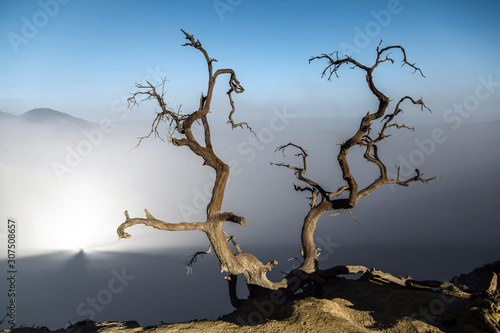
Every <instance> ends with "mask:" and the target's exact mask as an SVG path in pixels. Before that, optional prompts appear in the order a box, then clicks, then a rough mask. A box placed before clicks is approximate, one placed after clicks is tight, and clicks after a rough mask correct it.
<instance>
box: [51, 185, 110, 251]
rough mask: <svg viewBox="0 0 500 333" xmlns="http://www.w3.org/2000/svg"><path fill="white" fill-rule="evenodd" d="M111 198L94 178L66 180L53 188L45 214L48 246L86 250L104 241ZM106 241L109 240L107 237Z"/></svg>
mask: <svg viewBox="0 0 500 333" xmlns="http://www.w3.org/2000/svg"><path fill="white" fill-rule="evenodd" d="M112 210H113V200H112V197H111V195H110V193H109V192H107V191H106V190H105V189H104V188H102V186H100V184H99V183H98V182H96V181H92V180H89V179H85V180H81V179H78V180H77V179H73V180H67V181H65V182H64V183H62V184H60V186H59V187H58V188H57V189H56V190H55V193H54V194H53V196H52V198H51V204H50V205H49V207H47V211H46V214H45V219H48V221H46V225H47V226H48V230H49V235H47V236H49V237H48V238H49V239H50V241H49V242H50V247H51V248H54V249H56V250H71V251H82V250H83V251H88V250H89V249H91V248H92V246H95V245H97V244H99V243H100V242H103V241H104V242H106V241H107V240H106V239H105V238H106V235H107V236H111V235H113V233H112V232H108V230H107V229H109V228H110V224H109V220H108V218H109V216H110V214H111V212H112ZM108 241H109V240H108Z"/></svg>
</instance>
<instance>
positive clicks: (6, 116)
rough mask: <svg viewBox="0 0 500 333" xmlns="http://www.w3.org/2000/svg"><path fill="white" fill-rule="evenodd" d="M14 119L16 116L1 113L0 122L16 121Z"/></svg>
mask: <svg viewBox="0 0 500 333" xmlns="http://www.w3.org/2000/svg"><path fill="white" fill-rule="evenodd" d="M14 118H16V116H14V115H13V114H10V113H7V112H3V111H0V120H7V119H14Z"/></svg>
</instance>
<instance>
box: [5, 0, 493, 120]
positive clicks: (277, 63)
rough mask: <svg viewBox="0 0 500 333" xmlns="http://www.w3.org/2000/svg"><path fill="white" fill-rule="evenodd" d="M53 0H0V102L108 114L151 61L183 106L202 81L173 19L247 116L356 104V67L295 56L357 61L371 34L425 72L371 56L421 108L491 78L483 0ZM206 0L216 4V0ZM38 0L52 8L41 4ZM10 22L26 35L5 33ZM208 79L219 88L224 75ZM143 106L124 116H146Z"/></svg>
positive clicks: (489, 26)
mask: <svg viewBox="0 0 500 333" xmlns="http://www.w3.org/2000/svg"><path fill="white" fill-rule="evenodd" d="M55 1H57V0H41V1H31V0H30V1H28V0H2V1H0V36H1V38H0V111H6V112H10V113H13V114H21V113H23V112H26V111H28V110H30V109H33V108H37V107H48V108H52V109H56V110H59V111H62V112H66V113H70V114H72V115H75V116H78V117H81V118H84V119H88V120H91V121H98V120H99V119H101V118H104V117H115V118H116V117H117V116H118V114H119V109H120V108H123V107H124V105H123V101H124V100H125V98H126V97H128V96H129V94H130V92H131V91H132V90H133V87H134V83H135V82H143V80H144V79H145V78H146V77H148V75H149V78H151V77H153V78H155V76H156V74H155V76H152V75H151V72H153V71H156V73H157V74H158V76H167V78H168V79H169V80H170V81H169V84H168V87H167V88H168V95H169V97H168V100H169V102H170V103H171V105H172V106H175V105H179V104H182V105H183V107H184V108H185V110H186V111H187V110H190V109H192V108H194V107H196V106H197V103H198V98H199V95H200V93H201V91H204V89H205V87H206V82H205V80H206V73H205V70H206V65H205V64H204V62H203V59H202V57H201V54H199V52H196V51H195V50H193V49H188V48H182V47H181V46H180V45H181V44H182V43H184V37H183V35H182V33H181V32H180V30H179V29H181V28H183V29H184V30H186V31H187V32H189V33H191V34H194V35H195V37H196V38H199V39H200V41H201V42H202V43H203V45H204V46H205V48H206V49H207V50H208V52H209V54H210V56H211V57H214V58H216V59H218V60H219V63H218V66H220V67H231V68H233V69H234V70H235V71H236V73H237V76H238V78H239V80H240V81H241V83H242V85H243V86H244V87H245V89H246V91H245V94H242V95H240V96H238V98H237V100H236V102H237V103H238V104H237V107H239V109H240V110H241V112H245V116H246V117H250V118H251V117H264V118H266V117H268V115H269V114H270V112H271V110H272V108H273V107H284V106H285V107H287V108H288V109H289V110H292V112H294V114H297V115H299V116H304V117H311V116H313V115H315V116H318V117H325V116H345V115H349V114H352V112H353V111H357V110H360V112H362V113H364V112H366V109H367V108H368V107H369V106H370V104H369V103H370V101H371V102H373V100H370V99H371V98H372V96H371V95H370V94H369V93H367V89H366V86H365V83H364V78H363V75H362V72H360V71H356V72H354V71H350V72H349V71H348V70H344V71H342V72H341V77H340V79H338V80H335V81H334V82H333V83H329V82H327V81H326V80H324V79H321V78H320V73H321V71H322V69H323V67H324V63H320V62H315V63H312V64H310V65H309V64H308V59H309V58H310V57H311V56H314V55H319V54H321V53H329V52H332V51H334V50H342V48H344V47H345V46H346V45H348V44H349V45H352V46H358V49H359V52H353V53H352V55H353V56H354V57H356V58H357V59H360V60H361V61H365V63H366V64H370V63H371V62H372V61H373V56H374V50H375V47H376V46H377V44H378V43H379V42H380V40H381V39H383V40H384V43H383V45H389V44H401V45H403V46H404V47H405V48H406V50H407V54H408V58H409V60H410V61H411V62H416V63H417V65H419V66H420V67H421V68H422V70H423V72H424V74H425V75H426V76H427V78H425V79H423V78H421V77H419V76H417V75H413V76H412V75H410V74H411V70H410V69H409V68H406V69H400V68H399V66H394V67H393V68H390V66H384V67H381V68H380V69H381V70H380V72H379V73H380V74H379V73H376V79H377V83H378V84H379V85H380V87H381V88H382V89H385V91H386V92H387V93H388V95H389V96H391V97H393V98H394V99H396V98H398V97H400V96H404V95H405V94H412V95H413V96H415V97H420V96H423V97H424V100H425V101H426V102H427V103H428V104H429V105H430V106H431V108H432V109H433V111H434V114H433V115H432V116H431V117H432V118H428V119H433V120H435V121H439V120H440V119H441V120H442V114H443V112H444V111H445V110H446V109H447V108H450V107H452V106H453V104H454V103H460V102H462V101H463V99H464V97H465V96H467V95H470V94H472V93H474V89H475V88H476V86H477V85H478V77H479V76H483V77H488V75H492V79H493V81H495V82H496V81H500V66H499V65H498V59H500V43H499V42H500V38H499V37H500V22H499V21H498V12H499V9H500V3H498V2H496V1H451V0H450V1H411V0H401V1H392V0H391V1H352V2H345V1H342V2H341V1H314V2H307V1H303V0H301V1H272V2H269V1H249V0H242V1H237V0H233V1H227V0H221V1H218V2H216V1H96V0H89V1H80V0H70V1H68V0H64V1H62V0H61V2H63V4H60V3H59V2H55ZM54 3H57V4H58V5H57V9H55V7H54V5H53V4H54ZM220 3H225V4H226V5H227V6H228V7H226V9H227V10H225V11H223V10H222V11H223V12H221V10H219V12H218V10H217V9H216V5H215V4H220ZM229 3H232V4H233V5H230V4H229ZM41 4H51V5H49V7H48V8H50V9H49V11H53V12H54V13H48V14H49V15H47V14H43V13H44V9H43V7H44V6H45V5H43V6H42V5H41ZM45 7H46V6H45ZM45 11H46V10H45ZM384 11H385V13H387V12H389V13H390V17H387V16H384V15H382V14H380V13H382V12H384ZM391 11H392V13H391ZM373 13H379V14H380V15H382V19H383V20H384V21H382V22H380V21H377V20H376V18H375V17H374V15H373ZM50 14H52V15H50ZM45 18H46V19H47V20H44V19H45ZM26 21H28V22H31V23H37V24H38V25H39V27H37V30H38V31H37V32H32V31H29V29H28V30H26V28H24V32H25V33H26V31H28V35H27V36H26V34H25V35H24V36H23V27H24V26H26ZM369 29H372V30H369ZM359 31H361V32H363V33H367V36H368V39H367V40H366V43H365V41H364V40H361V42H362V44H360V43H359V42H360V40H359V39H357V38H359ZM13 34H16V35H17V36H20V37H22V38H26V39H25V40H24V42H26V43H21V44H18V45H17V46H16V45H14V44H15V43H14V44H13V42H12V38H13V36H14V35H13ZM364 44H366V45H364ZM395 57H396V59H400V58H399V55H395ZM218 88H219V89H220V93H221V96H222V97H221V98H225V97H224V94H223V93H224V92H225V91H226V90H227V86H226V83H225V82H222V81H221V82H220V83H219V86H218ZM498 98H499V97H498V94H496V96H494V98H491V99H489V100H487V101H484V102H483V103H482V105H481V110H484V112H480V113H479V114H476V115H475V116H474V117H479V118H478V119H491V118H498V117H497V116H496V114H497V113H498V112H497V110H495V105H497V104H498V102H499V101H498ZM222 101H223V102H224V101H225V99H224V100H222ZM367 103H368V104H367ZM218 105H220V104H215V107H217V106H218ZM222 107H224V108H226V109H224V110H227V105H225V104H222ZM117 112H118V114H117ZM151 112H152V111H147V112H142V113H141V112H134V113H132V114H131V115H130V116H128V117H127V118H128V120H133V119H150V118H151ZM224 113H225V112H224ZM242 114H243V113H242ZM356 115H359V114H356ZM474 117H472V118H474ZM472 118H471V119H472Z"/></svg>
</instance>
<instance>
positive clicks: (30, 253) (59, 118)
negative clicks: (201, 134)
mask: <svg viewBox="0 0 500 333" xmlns="http://www.w3.org/2000/svg"><path fill="white" fill-rule="evenodd" d="M32 114H33V113H32ZM34 114H38V115H37V117H34V118H31V119H32V120H31V121H27V120H26V119H22V118H23V117H13V116H9V115H8V114H7V115H6V114H4V113H0V214H1V216H0V218H1V219H2V221H5V222H6V221H7V219H8V218H11V219H14V220H16V223H18V226H19V229H18V234H17V236H18V252H17V253H18V254H17V262H18V272H19V273H18V285H17V288H18V297H17V302H18V318H17V323H18V325H21V324H25V325H28V326H31V325H34V324H36V325H45V326H48V327H49V328H51V329H55V328H58V327H64V326H66V325H67V323H68V321H71V322H76V321H79V320H83V319H87V318H89V317H92V319H93V320H96V321H111V320H137V321H138V322H139V323H140V324H141V325H143V326H146V325H156V324H159V323H160V321H164V322H175V321H185V320H189V319H195V318H198V319H201V318H207V317H208V318H217V316H219V315H222V314H225V313H228V312H230V311H231V310H232V308H231V306H230V304H229V297H228V293H227V288H226V287H227V286H226V282H225V280H224V279H223V278H222V277H223V274H220V269H219V266H218V261H217V259H216V257H215V256H212V255H207V256H205V257H204V258H202V259H200V260H199V261H198V262H197V263H196V264H195V266H194V268H193V273H194V274H192V275H189V276H188V275H186V269H185V264H184V261H185V259H186V258H187V257H188V256H189V255H190V254H192V253H194V252H196V251H200V250H205V249H206V248H207V247H208V242H207V240H206V237H204V235H203V234H202V233H200V232H184V233H180V232H179V233H173V232H171V233H168V232H161V231H158V230H154V229H152V228H143V227H142V226H135V227H133V228H131V229H130V230H129V233H130V234H132V238H131V239H128V240H122V241H120V242H117V241H116V239H117V235H116V228H117V226H118V225H119V224H120V223H121V222H123V221H124V215H123V211H124V210H128V211H129V213H130V215H131V216H134V217H135V216H137V217H143V216H144V212H143V209H144V208H147V209H148V210H149V211H150V212H151V213H152V214H153V215H154V216H155V217H157V218H159V219H162V220H165V221H168V222H180V221H204V210H203V207H202V205H203V204H204V202H205V200H206V196H205V195H204V194H203V193H204V192H206V191H208V190H209V189H210V181H211V179H212V178H211V175H210V172H209V170H208V169H207V168H206V167H205V168H204V167H202V161H201V159H199V158H196V157H194V156H192V154H190V152H189V151H188V150H187V148H186V149H184V148H175V147H172V146H170V145H167V144H166V143H163V142H161V140H159V139H158V140H153V139H149V140H147V141H143V143H142V145H141V146H140V148H138V149H133V150H132V148H133V147H134V146H135V145H136V143H137V140H136V138H137V137H138V136H141V135H144V134H147V132H148V126H149V124H148V123H137V124H134V123H123V122H120V121H119V120H116V119H110V120H109V121H108V122H106V121H104V122H103V123H101V124H91V123H87V122H83V121H81V120H75V119H72V118H68V117H67V116H66V115H64V114H58V113H54V112H50V111H49V112H47V111H44V112H41V111H39V112H38V113H36V112H35V113H34ZM49 115H50V117H49ZM287 115H288V116H287ZM420 116H421V117H423V118H425V117H430V115H428V114H420ZM32 117H33V116H32ZM24 118H26V117H24ZM412 119H413V118H412ZM403 120H405V119H403ZM406 120H407V119H406ZM357 121H358V119H355V118H352V119H349V118H345V119H340V120H338V119H328V118H324V119H315V118H310V119H301V118H298V117H295V118H294V117H293V110H287V109H286V108H281V109H274V110H269V112H268V118H267V119H260V120H258V121H254V123H253V124H252V125H253V126H254V129H255V131H256V132H257V134H258V135H259V138H260V141H259V142H256V141H255V140H254V138H253V137H252V134H250V133H249V132H248V131H243V130H234V131H231V130H230V129H229V128H228V127H227V125H226V126H223V124H224V122H225V120H224V119H222V118H216V117H214V119H212V123H213V129H214V133H213V139H214V146H215V147H216V152H218V153H219V154H220V156H221V158H222V159H223V160H224V161H225V162H226V163H231V166H232V171H233V175H232V176H231V179H230V183H229V185H228V188H227V191H226V198H225V202H224V206H223V208H224V209H226V210H228V211H233V212H234V213H236V214H238V215H242V216H244V217H245V218H246V220H247V225H248V226H247V227H246V228H242V227H239V226H232V225H230V224H226V227H225V230H226V231H227V232H228V233H229V234H234V235H236V238H237V240H238V242H239V243H240V245H241V247H242V249H243V251H248V252H251V253H254V254H256V255H258V257H259V259H261V260H262V261H269V260H274V259H276V260H278V261H279V262H280V264H279V266H277V267H276V268H275V269H274V270H273V272H272V274H271V277H272V278H274V279H279V278H280V276H281V273H280V271H287V270H290V269H291V268H293V261H290V262H289V261H287V260H288V259H289V258H292V257H298V256H300V253H299V251H300V227H301V224H302V220H303V217H304V216H305V214H306V213H307V208H308V203H309V202H308V201H307V200H306V199H305V195H304V193H299V192H295V191H294V190H293V186H292V183H296V184H299V183H297V180H296V179H295V178H294V176H293V172H292V171H291V170H289V169H285V168H280V167H276V166H271V165H270V164H269V162H282V161H283V162H286V163H292V164H296V163H298V160H297V159H296V158H294V152H293V151H289V152H287V154H286V158H285V157H283V155H281V154H279V153H274V150H275V148H276V147H277V146H278V145H281V144H285V143H288V142H289V141H293V142H295V143H297V144H300V145H302V146H303V147H304V148H305V149H307V151H308V153H309V155H310V158H309V165H308V173H307V175H308V176H309V177H310V178H312V179H314V180H316V181H319V182H323V183H324V184H325V187H326V188H328V189H331V190H334V189H336V188H337V186H338V185H339V183H340V180H341V176H340V172H339V171H340V170H339V168H338V166H337V165H336V163H335V162H336V154H337V152H338V146H337V145H336V144H338V143H341V142H342V141H343V140H345V139H347V138H348V136H349V134H351V133H353V131H354V130H355V129H356V128H357V126H358V124H357ZM217 122H218V123H217ZM219 123H220V124H219ZM408 125H411V124H410V123H408ZM499 128H500V121H492V122H487V123H460V125H457V123H446V122H444V121H439V119H438V120H435V124H426V125H420V126H417V127H416V131H415V132H410V131H404V130H400V131H398V132H396V133H394V135H393V136H392V137H391V138H389V139H387V140H386V142H384V143H383V144H382V145H381V146H380V150H381V156H382V158H383V159H384V161H386V164H387V166H388V167H389V169H390V170H392V172H395V170H396V169H395V167H394V166H395V165H401V166H402V169H401V173H402V175H403V176H405V175H407V176H408V175H410V176H411V175H412V174H411V173H410V171H409V169H410V168H411V169H414V168H419V169H420V170H421V171H422V172H424V174H425V176H428V177H433V176H442V177H443V179H439V180H435V181H433V182H431V183H429V184H421V183H418V184H412V185H411V186H410V187H408V188H402V187H386V188H382V189H380V190H378V191H376V192H374V193H373V194H372V195H370V196H369V197H365V198H363V199H362V200H361V201H360V203H359V204H358V206H357V207H356V208H355V209H353V211H352V213H353V214H354V216H355V217H356V218H357V219H358V220H359V222H360V223H361V227H360V226H359V225H358V224H357V223H356V222H355V221H354V220H353V219H352V218H351V217H350V216H349V214H348V213H346V212H343V213H341V214H340V215H339V216H336V217H326V216H325V217H323V218H322V219H321V220H320V223H319V225H318V229H317V231H316V239H317V243H318V246H319V247H321V248H322V256H321V257H320V258H321V263H320V265H321V266H322V267H328V266H334V265H339V264H361V265H366V266H369V267H373V266H375V267H377V268H378V269H382V270H385V271H388V272H391V273H393V274H394V275H398V274H399V275H406V274H410V275H412V276H414V277H415V278H416V279H449V278H451V277H452V276H454V275H456V274H459V273H465V272H468V271H470V270H472V269H473V268H475V267H477V266H480V265H482V264H485V263H488V262H491V261H494V260H498V259H499V254H500V251H499V250H500V244H499V243H498V234H499V233H500V218H499V217H498V212H497V210H496V208H497V207H496V205H497V202H498V201H499V199H500V195H499V194H498V190H497V188H498V187H499V186H500V177H499V176H498V169H499V165H500V149H498V142H500V141H499V140H500V132H499V130H498V129H499ZM99 133H101V134H100V135H99ZM431 142H432V143H431ZM78 151H80V153H78ZM75 152H76V155H78V156H76V155H75ZM82 153H83V154H82ZM352 155H353V156H352V158H351V163H352V165H353V167H352V169H353V174H354V175H355V176H357V177H358V179H359V180H360V185H361V186H362V185H363V184H365V185H366V184H368V183H369V182H370V181H372V180H373V179H374V178H373V177H376V170H375V169H374V168H373V167H372V166H370V165H369V164H367V163H366V162H365V161H363V160H362V159H361V157H360V156H361V155H360V154H358V151H357V150H356V149H354V150H353V151H352ZM356 155H357V156H356ZM68 156H69V157H68ZM68 162H69V163H68ZM358 162H359V163H358ZM69 164H71V165H70V166H69ZM64 166H66V167H67V168H64ZM61 167H63V168H62V169H61ZM61 170H63V171H61ZM2 225H3V226H4V227H2V230H0V237H1V238H0V240H1V244H6V228H5V224H4V222H2ZM2 246H3V245H2ZM5 252H6V251H5V250H4V249H2V250H1V253H2V257H1V258H2V267H4V266H3V264H4V262H5V260H6V257H5ZM117 275H120V276H121V279H120V278H117ZM124 276H125V278H124ZM1 281H2V282H1V284H0V290H6V288H7V281H6V279H2V280H1ZM240 291H241V294H242V295H241V296H244V289H243V288H240ZM89 298H90V299H92V298H96V299H101V301H102V303H105V304H97V305H96V307H95V308H92V306H90V305H88V303H87V302H88V300H89ZM0 299H1V300H2V301H1V302H2V303H1V304H2V306H3V304H5V302H6V301H7V297H6V295H5V293H3V294H1V295H0ZM92 309H93V310H92ZM91 310H92V311H91ZM56 314H57V315H56ZM92 314H95V317H94V316H92ZM5 327H7V326H5ZM2 328H3V327H2Z"/></svg>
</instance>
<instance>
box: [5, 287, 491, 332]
mask: <svg viewBox="0 0 500 333" xmlns="http://www.w3.org/2000/svg"><path fill="white" fill-rule="evenodd" d="M468 297H469V294H467V293H464V292H449V291H445V292H439V291H433V290H416V289H410V288H404V287H400V286H396V285H389V284H378V283H375V282H371V281H364V280H348V279H342V278H336V279H332V280H330V281H329V283H328V285H326V286H324V287H323V288H322V290H321V294H320V295H319V296H317V297H306V298H300V299H295V300H292V301H289V302H283V301H282V300H281V302H280V300H276V299H271V298H269V297H263V298H260V299H255V300H252V301H250V302H247V303H246V304H245V305H244V306H243V307H241V308H240V309H238V310H236V311H234V312H233V313H230V314H228V315H225V316H222V317H221V318H220V319H219V320H203V321H192V322H187V323H176V324H164V325H160V326H155V327H141V326H140V325H139V324H138V323H136V322H123V323H117V322H104V323H94V322H90V321H87V322H80V323H77V324H74V325H73V326H72V327H68V328H65V329H59V330H56V331H54V332H58V333H70V332H71V333H86V332H106V333H107V332H130V333H132V332H151V333H152V332H158V333H160V332H190V333H191V332H193V333H195V332H204V333H211V332H213V333H216V332H217V333H219V332H349V333H350V332H472V333H473V332H484V331H482V330H480V329H477V328H476V327H475V326H474V324H473V322H472V321H471V319H470V318H469V316H468V315H467V313H466V303H467V301H468ZM3 332H5V333H31V332H37V333H40V332H47V331H44V330H40V329H34V328H17V329H13V330H6V331H3Z"/></svg>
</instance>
